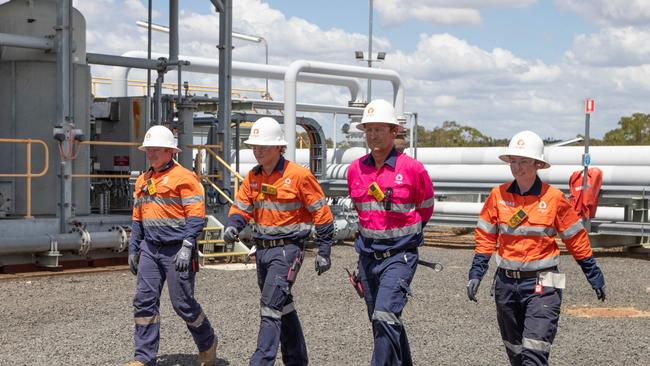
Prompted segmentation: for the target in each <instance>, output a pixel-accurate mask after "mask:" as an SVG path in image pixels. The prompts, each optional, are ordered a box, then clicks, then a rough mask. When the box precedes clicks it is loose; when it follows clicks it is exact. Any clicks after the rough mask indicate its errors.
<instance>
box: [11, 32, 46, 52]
mask: <svg viewBox="0 0 650 366" xmlns="http://www.w3.org/2000/svg"><path fill="white" fill-rule="evenodd" d="M0 46H7V47H20V48H33V49H36V50H44V51H53V47H54V45H53V43H52V40H51V39H49V38H43V37H32V36H21V35H18V34H10V33H0Z"/></svg>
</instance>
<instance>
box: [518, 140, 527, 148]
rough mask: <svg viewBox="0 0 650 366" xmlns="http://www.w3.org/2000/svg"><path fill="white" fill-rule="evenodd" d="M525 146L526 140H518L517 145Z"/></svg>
mask: <svg viewBox="0 0 650 366" xmlns="http://www.w3.org/2000/svg"><path fill="white" fill-rule="evenodd" d="M525 146H526V141H524V139H519V140H517V147H525Z"/></svg>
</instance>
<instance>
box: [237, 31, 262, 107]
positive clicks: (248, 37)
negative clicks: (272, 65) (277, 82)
mask: <svg viewBox="0 0 650 366" xmlns="http://www.w3.org/2000/svg"><path fill="white" fill-rule="evenodd" d="M232 36H233V38H238V39H242V40H244V41H250V42H255V43H264V62H265V63H266V64H267V65H268V64H269V44H268V42H267V41H266V38H264V37H262V36H253V35H250V34H244V33H239V32H232ZM264 99H266V100H269V99H270V95H269V79H268V78H266V89H265V91H264Z"/></svg>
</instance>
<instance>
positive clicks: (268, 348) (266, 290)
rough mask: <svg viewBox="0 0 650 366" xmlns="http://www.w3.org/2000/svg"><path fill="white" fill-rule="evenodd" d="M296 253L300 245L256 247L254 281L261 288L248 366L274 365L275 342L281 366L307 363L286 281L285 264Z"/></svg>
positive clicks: (297, 320)
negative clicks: (255, 276) (255, 341)
mask: <svg viewBox="0 0 650 366" xmlns="http://www.w3.org/2000/svg"><path fill="white" fill-rule="evenodd" d="M300 255H301V248H300V247H299V246H297V245H294V244H287V245H285V246H279V247H275V248H268V249H258V250H257V253H256V264H257V284H258V285H259V287H260V290H261V291H262V297H261V299H260V313H261V320H260V331H259V334H258V336H257V348H256V349H255V353H253V355H252V356H251V360H250V365H251V366H266V365H274V364H275V357H276V355H277V353H278V344H280V345H281V349H282V362H283V363H284V364H285V365H287V366H294V365H296V366H297V365H307V364H308V362H309V361H308V359H307V345H306V344H305V336H304V335H303V333H302V326H301V325H300V319H298V313H297V312H296V309H295V308H294V305H293V296H292V295H291V286H292V284H291V283H289V282H287V273H288V271H289V266H290V265H291V264H292V263H293V261H294V260H295V259H296V258H297V257H300Z"/></svg>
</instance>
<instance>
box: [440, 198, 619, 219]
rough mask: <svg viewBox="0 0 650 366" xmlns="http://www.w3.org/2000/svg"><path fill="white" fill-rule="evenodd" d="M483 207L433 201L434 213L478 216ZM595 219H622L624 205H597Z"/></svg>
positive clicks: (470, 203)
mask: <svg viewBox="0 0 650 366" xmlns="http://www.w3.org/2000/svg"><path fill="white" fill-rule="evenodd" d="M482 208H483V203H480V202H449V201H445V202H440V201H435V204H434V206H433V212H434V213H435V214H436V215H472V216H478V214H479V213H480V212H481V209H482ZM596 220H605V221H623V220H625V207H610V206H598V209H597V210H596Z"/></svg>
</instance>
